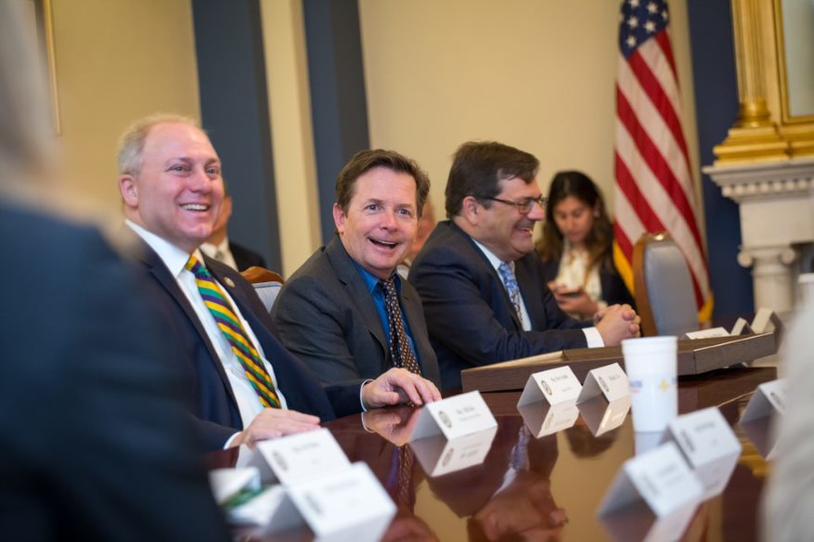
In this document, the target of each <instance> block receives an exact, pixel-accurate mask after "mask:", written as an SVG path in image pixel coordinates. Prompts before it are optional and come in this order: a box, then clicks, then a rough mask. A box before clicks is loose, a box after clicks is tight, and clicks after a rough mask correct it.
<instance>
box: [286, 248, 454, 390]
mask: <svg viewBox="0 0 814 542" xmlns="http://www.w3.org/2000/svg"><path fill="white" fill-rule="evenodd" d="M401 308H402V311H403V312H404V314H405V316H406V318H407V322H408V324H409V326H410V332H411V334H412V337H413V342H414V344H415V348H416V350H417V354H418V362H419V365H420V366H421V373H422V375H423V376H424V378H427V379H429V380H432V381H433V382H434V383H435V384H436V385H439V384H440V374H439V371H438V361H437V360H436V357H435V352H434V351H433V349H432V347H431V346H430V340H429V335H428V333H427V324H426V322H425V320H424V312H423V311H422V308H421V299H420V298H419V297H418V293H417V292H416V291H415V289H414V288H413V287H412V286H411V285H410V284H409V283H408V282H407V281H402V283H401ZM271 317H272V320H273V321H274V327H275V330H276V331H277V337H278V338H279V339H280V340H281V341H282V343H283V345H285V347H286V348H287V349H288V350H289V351H290V352H292V353H294V354H295V355H296V356H297V357H299V358H300V359H301V360H302V361H303V362H305V364H306V365H307V366H308V367H309V368H310V369H311V370H312V371H313V372H314V374H315V375H316V376H317V377H318V378H319V379H320V380H321V381H322V382H323V383H324V384H347V383H360V382H362V381H363V380H365V379H368V378H376V377H377V376H379V375H380V374H382V373H384V372H385V371H387V370H388V369H390V368H391V367H392V366H393V362H392V359H391V356H390V352H389V350H388V348H387V338H386V336H385V332H384V328H383V327H382V323H381V320H380V319H379V315H378V313H377V312H376V306H375V305H374V303H373V298H372V297H371V295H370V292H369V291H368V289H367V286H366V285H365V282H364V280H363V279H362V277H361V275H359V271H358V270H357V269H356V268H355V266H354V264H353V260H351V258H350V256H349V255H348V253H347V252H346V251H345V247H344V246H343V245H342V242H341V241H340V240H339V237H334V238H333V240H331V242H330V243H329V244H328V245H327V246H325V247H322V248H320V249H319V250H317V251H316V252H315V253H314V254H313V255H312V256H311V257H310V258H309V259H308V261H307V262H305V264H303V266H302V267H300V268H299V269H298V270H297V272H296V273H294V275H292V276H291V278H290V279H288V281H287V282H286V284H285V286H284V287H283V289H282V290H281V291H280V294H279V296H278V297H277V301H276V302H275V304H274V307H273V308H272V310H271Z"/></svg>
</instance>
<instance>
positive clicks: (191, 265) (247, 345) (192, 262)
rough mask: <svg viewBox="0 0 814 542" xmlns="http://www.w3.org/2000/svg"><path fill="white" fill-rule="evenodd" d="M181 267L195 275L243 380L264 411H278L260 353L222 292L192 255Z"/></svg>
mask: <svg viewBox="0 0 814 542" xmlns="http://www.w3.org/2000/svg"><path fill="white" fill-rule="evenodd" d="M185 267H186V269H187V270H189V271H192V274H193V275H195V283H196V284H197V285H198V291H199V292H200V293H201V297H202V298H203V301H204V304H205V305H206V307H207V308H208V309H209V312H211V313H212V316H213V317H214V318H215V323H216V324H217V325H218V329H220V330H221V332H223V336H224V337H226V340H227V341H229V345H230V346H231V347H232V352H234V354H235V356H236V357H237V360H238V361H239V362H240V365H241V366H242V367H243V370H244V371H245V372H246V378H248V379H249V382H250V383H251V385H252V388H254V391H256V392H257V396H258V397H259V398H260V402H261V403H262V404H263V406H264V407H266V408H280V398H279V397H278V396H277V391H276V390H275V389H274V382H272V381H271V377H270V376H269V374H268V372H267V371H266V368H265V367H264V366H263V360H262V359H261V358H260V354H259V353H258V352H257V349H255V347H254V345H252V342H251V341H250V340H249V336H248V335H247V334H246V331H245V330H244V329H243V325H242V324H241V323H240V318H238V317H237V314H235V311H234V310H233V309H232V305H231V303H229V300H228V299H227V298H226V296H225V295H223V290H221V288H220V286H218V283H217V282H216V281H215V279H214V278H212V275H211V274H210V273H209V270H208V269H207V268H206V267H204V266H203V265H201V262H199V261H198V260H197V258H195V256H190V258H189V261H188V262H187V264H186V266H185Z"/></svg>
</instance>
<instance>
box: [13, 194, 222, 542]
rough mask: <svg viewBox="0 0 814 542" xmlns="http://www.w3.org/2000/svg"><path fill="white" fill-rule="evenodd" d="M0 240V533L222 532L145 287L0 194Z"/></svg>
mask: <svg viewBox="0 0 814 542" xmlns="http://www.w3.org/2000/svg"><path fill="white" fill-rule="evenodd" d="M0 246H2V247H3V258H4V260H3V261H4V262H5V263H6V265H4V270H3V280H2V282H0V296H2V299H3V303H4V309H3V310H0V337H2V338H0V434H2V435H4V440H3V444H2V445H0V533H2V534H1V535H0V538H3V539H4V540H228V539H229V537H228V534H227V531H226V528H225V526H224V524H223V520H222V517H221V514H220V512H219V510H218V508H217V506H216V505H215V502H214V501H213V499H212V495H211V493H210V490H209V485H208V483H207V480H206V475H205V473H204V471H203V468H202V466H201V464H200V455H199V454H200V446H199V445H200V443H199V442H198V440H197V439H196V438H195V432H194V428H193V425H192V424H191V423H190V419H189V416H188V414H187V411H186V407H185V405H184V403H183V401H182V399H181V398H180V396H179V393H180V389H181V384H182V378H183V377H182V375H181V374H180V372H179V368H178V366H177V365H176V364H175V363H174V361H173V359H172V358H171V356H170V352H169V351H168V350H167V349H165V348H164V346H165V342H166V340H162V338H161V335H160V332H161V331H162V329H161V324H160V323H159V318H158V316H160V315H157V314H156V313H155V312H154V311H152V312H151V311H150V310H149V308H148V305H147V304H146V303H145V302H144V301H143V299H142V295H141V292H143V291H144V289H145V287H146V285H145V284H142V283H140V282H138V281H137V279H136V273H134V272H133V269H131V268H129V267H128V266H126V264H125V263H123V262H122V261H121V260H120V259H119V258H118V256H117V255H116V254H114V252H113V250H111V248H110V247H109V246H108V244H107V243H105V242H104V241H103V239H102V237H101V236H100V235H99V234H98V233H97V232H96V231H95V230H94V229H92V228H90V227H86V226H79V225H76V224H70V223H68V222H65V221H62V220H57V219H55V218H50V217H46V216H44V215H42V214H40V213H39V212H32V211H28V210H24V209H22V208H21V207H19V206H12V205H9V204H6V203H3V202H0Z"/></svg>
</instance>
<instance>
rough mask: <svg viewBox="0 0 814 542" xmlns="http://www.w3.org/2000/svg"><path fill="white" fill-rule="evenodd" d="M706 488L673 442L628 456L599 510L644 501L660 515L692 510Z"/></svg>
mask: <svg viewBox="0 0 814 542" xmlns="http://www.w3.org/2000/svg"><path fill="white" fill-rule="evenodd" d="M702 496H703V487H702V486H701V483H700V482H699V481H698V479H697V478H696V477H695V475H694V474H693V473H692V471H691V470H690V468H689V467H688V466H687V463H686V462H685V461H684V458H683V457H682V456H681V452H679V451H678V448H676V445H675V444H673V443H672V442H667V443H665V444H662V445H661V446H659V447H658V448H655V449H653V450H650V451H649V452H647V453H644V454H642V455H639V456H636V457H634V458H632V459H628V460H627V461H626V462H625V464H624V466H623V467H622V470H621V472H619V474H617V475H616V479H615V480H614V482H613V485H612V486H611V489H610V491H609V492H608V494H607V495H605V499H604V500H603V502H602V505H601V506H600V509H599V514H600V515H606V514H609V513H612V512H614V511H616V510H619V509H620V508H624V507H625V506H627V505H629V504H632V503H634V502H635V501H637V500H638V499H642V500H644V502H645V503H646V504H647V506H648V507H649V508H650V510H652V511H653V513H654V514H655V515H656V516H657V517H664V516H667V515H671V514H675V513H677V512H678V511H680V510H683V511H687V510H689V513H692V512H693V511H694V510H695V507H696V506H697V505H698V503H699V502H700V501H701V498H702Z"/></svg>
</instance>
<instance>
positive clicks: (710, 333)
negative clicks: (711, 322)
mask: <svg viewBox="0 0 814 542" xmlns="http://www.w3.org/2000/svg"><path fill="white" fill-rule="evenodd" d="M684 336H685V337H687V338H688V339H711V338H713V337H729V332H728V331H727V330H726V329H724V328H722V327H712V328H709V329H699V330H698V331H688V332H687V333H685V334H684Z"/></svg>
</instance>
